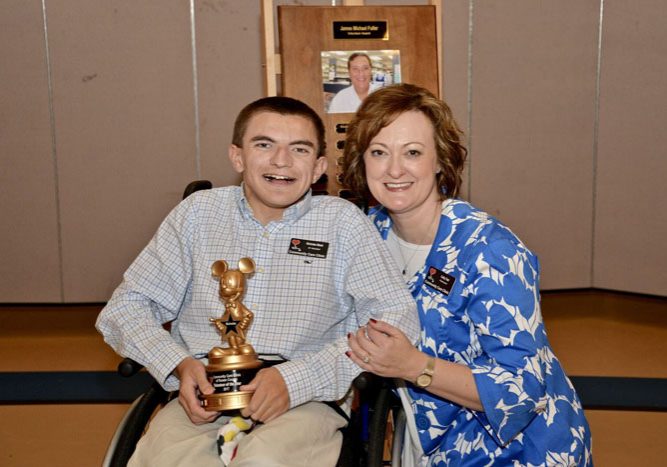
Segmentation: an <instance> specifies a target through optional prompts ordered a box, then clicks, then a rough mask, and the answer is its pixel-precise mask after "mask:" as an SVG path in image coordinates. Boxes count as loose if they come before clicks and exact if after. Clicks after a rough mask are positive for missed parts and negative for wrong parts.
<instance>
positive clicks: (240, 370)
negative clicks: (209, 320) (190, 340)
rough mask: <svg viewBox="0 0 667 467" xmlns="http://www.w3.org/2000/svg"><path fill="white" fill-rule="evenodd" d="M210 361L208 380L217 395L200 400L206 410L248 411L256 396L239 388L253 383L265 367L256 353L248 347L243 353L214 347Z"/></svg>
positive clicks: (238, 350)
mask: <svg viewBox="0 0 667 467" xmlns="http://www.w3.org/2000/svg"><path fill="white" fill-rule="evenodd" d="M208 359H209V364H208V365H207V366H206V376H207V377H208V380H209V381H210V382H211V385H212V386H213V389H214V392H213V394H206V395H202V396H201V399H202V401H203V403H202V406H203V407H204V410H206V411H209V412H220V411H224V410H234V409H242V408H243V407H246V406H247V405H248V404H249V403H250V399H251V398H252V394H253V393H252V392H251V391H240V390H239V388H240V387H241V386H243V385H244V384H248V383H250V381H252V379H253V378H254V377H255V375H256V374H257V371H259V368H260V367H261V366H262V361H261V360H259V359H258V358H257V354H256V353H255V351H254V349H253V348H252V347H251V346H250V345H249V344H245V345H244V347H242V348H241V349H239V348H220V347H215V348H213V349H211V351H210V352H209V353H208Z"/></svg>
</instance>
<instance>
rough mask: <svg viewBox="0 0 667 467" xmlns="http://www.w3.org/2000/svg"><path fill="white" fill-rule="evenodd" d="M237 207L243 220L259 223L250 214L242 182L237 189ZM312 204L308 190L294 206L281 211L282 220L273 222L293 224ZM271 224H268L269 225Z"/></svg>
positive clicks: (250, 209)
mask: <svg viewBox="0 0 667 467" xmlns="http://www.w3.org/2000/svg"><path fill="white" fill-rule="evenodd" d="M238 189H239V190H238V201H237V204H238V207H239V210H240V211H241V214H242V215H243V217H244V218H246V219H251V220H253V221H255V222H258V223H259V221H258V220H257V219H256V218H255V216H254V214H253V213H252V208H251V207H250V203H249V202H248V199H247V198H246V197H245V191H244V185H243V182H241V185H240V186H239V187H238ZM312 202H313V193H312V190H311V189H309V190H308V191H307V192H306V194H305V195H303V197H302V198H301V199H300V200H299V201H297V202H296V203H295V204H293V205H292V206H290V207H288V208H287V209H285V211H283V218H282V219H280V220H278V221H273V222H276V223H286V224H289V223H293V222H295V221H297V220H298V219H300V218H301V217H302V216H303V215H304V214H306V213H307V212H308V211H310V208H311V206H312ZM271 223H272V222H270V224H271Z"/></svg>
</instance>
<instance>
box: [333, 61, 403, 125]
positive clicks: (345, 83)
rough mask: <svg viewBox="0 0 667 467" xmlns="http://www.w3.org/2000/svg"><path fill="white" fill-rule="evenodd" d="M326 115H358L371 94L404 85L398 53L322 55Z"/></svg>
mask: <svg viewBox="0 0 667 467" xmlns="http://www.w3.org/2000/svg"><path fill="white" fill-rule="evenodd" d="M321 58H322V95H323V105H324V112H325V113H330V114H334V113H354V112H356V111H357V108H358V107H359V106H360V105H361V103H362V102H363V100H364V99H365V98H366V96H368V95H369V94H370V93H372V92H373V91H375V90H376V89H379V88H381V87H383V86H387V85H389V84H394V83H400V82H401V55H400V51H398V50H330V51H324V52H321Z"/></svg>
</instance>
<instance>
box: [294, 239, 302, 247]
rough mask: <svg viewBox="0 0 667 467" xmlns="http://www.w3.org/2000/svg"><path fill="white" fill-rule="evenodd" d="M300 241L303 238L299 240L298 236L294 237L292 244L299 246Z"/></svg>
mask: <svg viewBox="0 0 667 467" xmlns="http://www.w3.org/2000/svg"><path fill="white" fill-rule="evenodd" d="M299 243H301V240H299V239H298V238H293V239H292V245H294V246H297V245H298V244H299Z"/></svg>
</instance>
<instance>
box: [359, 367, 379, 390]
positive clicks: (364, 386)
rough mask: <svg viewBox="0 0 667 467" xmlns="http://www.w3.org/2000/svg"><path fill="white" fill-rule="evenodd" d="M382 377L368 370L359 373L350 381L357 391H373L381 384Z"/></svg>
mask: <svg viewBox="0 0 667 467" xmlns="http://www.w3.org/2000/svg"><path fill="white" fill-rule="evenodd" d="M383 380H384V378H383V377H382V376H378V375H375V374H373V373H370V372H368V371H364V372H363V373H361V374H359V375H358V376H357V377H356V378H354V380H353V381H352V385H353V386H354V388H355V389H358V390H359V391H368V392H375V391H377V390H378V389H379V388H380V386H381V385H382V382H383Z"/></svg>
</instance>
